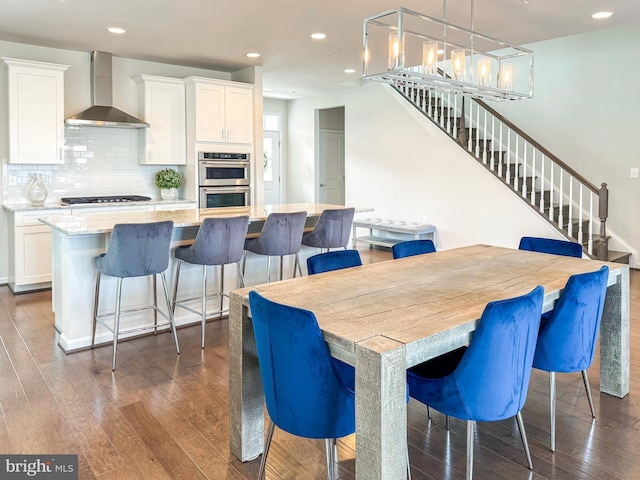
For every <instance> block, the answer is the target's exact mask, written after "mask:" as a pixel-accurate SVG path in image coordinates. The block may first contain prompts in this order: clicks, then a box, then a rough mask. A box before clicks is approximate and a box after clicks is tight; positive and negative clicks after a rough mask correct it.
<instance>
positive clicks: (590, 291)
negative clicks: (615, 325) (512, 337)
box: [533, 265, 609, 372]
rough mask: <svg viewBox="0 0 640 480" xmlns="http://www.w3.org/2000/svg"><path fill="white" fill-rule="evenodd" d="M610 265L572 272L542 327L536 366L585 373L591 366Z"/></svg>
mask: <svg viewBox="0 0 640 480" xmlns="http://www.w3.org/2000/svg"><path fill="white" fill-rule="evenodd" d="M608 278H609V268H608V267H607V266H606V265H605V266H603V267H602V268H600V270H598V271H595V272H589V273H581V274H577V275H572V276H571V277H569V280H568V281H567V285H566V286H565V287H564V290H563V291H562V294H561V295H560V298H559V299H558V301H557V302H556V305H555V307H554V309H553V310H552V311H551V312H550V315H548V316H547V315H546V314H545V317H544V318H543V320H542V324H541V326H540V333H539V335H538V345H537V347H536V355H535V358H534V360H533V366H534V367H535V368H539V369H541V370H546V371H550V372H581V371H582V370H586V369H587V368H589V367H590V366H591V363H592V362H593V356H594V354H595V349H596V348H595V347H596V343H597V339H598V332H599V330H600V321H601V319H602V310H603V308H604V299H605V295H606V291H607V279H608Z"/></svg>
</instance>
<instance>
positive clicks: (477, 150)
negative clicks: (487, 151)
mask: <svg viewBox="0 0 640 480" xmlns="http://www.w3.org/2000/svg"><path fill="white" fill-rule="evenodd" d="M475 152H476V158H480V105H478V108H476V148H475Z"/></svg>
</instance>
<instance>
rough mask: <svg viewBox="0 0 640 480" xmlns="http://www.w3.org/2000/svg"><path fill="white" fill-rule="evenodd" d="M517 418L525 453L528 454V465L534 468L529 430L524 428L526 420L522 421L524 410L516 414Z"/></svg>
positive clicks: (530, 468) (531, 468)
mask: <svg viewBox="0 0 640 480" xmlns="http://www.w3.org/2000/svg"><path fill="white" fill-rule="evenodd" d="M516 420H517V421H518V430H520V438H522V446H523V447H524V453H525V455H526V456H527V466H528V467H529V470H533V462H532V461H531V453H530V452H529V442H528V441H527V432H526V431H525V429H524V422H523V421H522V412H518V413H517V414H516Z"/></svg>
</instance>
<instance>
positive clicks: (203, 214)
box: [38, 203, 372, 235]
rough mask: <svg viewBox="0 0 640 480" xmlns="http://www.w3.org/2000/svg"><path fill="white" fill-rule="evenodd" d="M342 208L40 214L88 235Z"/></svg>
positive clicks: (362, 209)
mask: <svg viewBox="0 0 640 480" xmlns="http://www.w3.org/2000/svg"><path fill="white" fill-rule="evenodd" d="M330 208H343V207H342V206H341V205H329V204H323V203H289V204H280V205H255V206H251V207H228V208H200V209H198V208H193V209H187V210H165V211H147V212H126V211H120V212H105V213H99V212H90V213H88V214H83V213H82V212H77V213H76V212H74V213H73V215H68V214H66V215H65V214H61V215H52V216H45V217H42V218H39V219H38V220H40V221H41V222H42V223H44V224H46V225H49V226H50V227H51V228H52V229H54V230H58V231H60V232H62V233H64V234H66V235H88V234H96V233H109V232H111V230H113V226H114V225H115V224H116V223H151V222H161V221H165V220H172V221H173V224H174V227H191V226H199V225H200V224H201V223H202V221H203V220H204V219H205V218H210V217H232V216H237V215H248V216H249V221H250V222H257V221H264V220H265V219H266V218H267V217H268V216H269V214H270V213H289V212H301V211H306V212H307V215H309V216H319V215H320V214H321V213H322V211H323V210H326V209H330ZM370 211H372V209H371V208H366V207H360V208H358V207H356V212H370Z"/></svg>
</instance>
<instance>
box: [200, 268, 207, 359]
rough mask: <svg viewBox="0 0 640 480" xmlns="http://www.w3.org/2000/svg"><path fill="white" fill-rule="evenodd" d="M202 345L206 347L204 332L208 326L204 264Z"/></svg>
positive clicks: (205, 270) (205, 269)
mask: <svg viewBox="0 0 640 480" xmlns="http://www.w3.org/2000/svg"><path fill="white" fill-rule="evenodd" d="M201 322H202V328H201V330H202V332H201V333H202V342H201V344H202V347H201V348H204V334H205V329H206V328H207V266H206V265H202V320H201Z"/></svg>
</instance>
